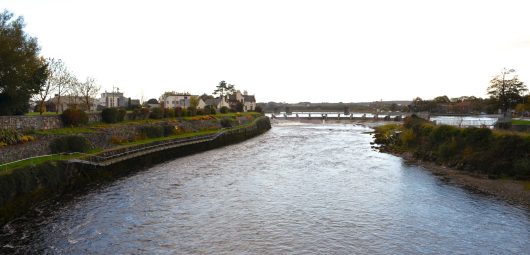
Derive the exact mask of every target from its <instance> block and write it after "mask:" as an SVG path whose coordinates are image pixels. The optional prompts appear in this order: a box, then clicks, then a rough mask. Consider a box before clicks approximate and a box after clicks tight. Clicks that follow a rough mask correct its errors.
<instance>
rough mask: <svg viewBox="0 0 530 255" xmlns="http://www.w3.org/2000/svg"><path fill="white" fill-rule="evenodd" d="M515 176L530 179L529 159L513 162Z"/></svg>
mask: <svg viewBox="0 0 530 255" xmlns="http://www.w3.org/2000/svg"><path fill="white" fill-rule="evenodd" d="M514 172H515V175H516V176H517V177H519V178H521V179H530V159H529V158H528V157H525V158H523V159H518V160H516V161H515V162H514Z"/></svg>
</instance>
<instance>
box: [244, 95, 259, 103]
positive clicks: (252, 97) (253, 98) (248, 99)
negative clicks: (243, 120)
mask: <svg viewBox="0 0 530 255" xmlns="http://www.w3.org/2000/svg"><path fill="white" fill-rule="evenodd" d="M243 98H244V99H245V102H256V98H255V97H254V96H249V95H243Z"/></svg>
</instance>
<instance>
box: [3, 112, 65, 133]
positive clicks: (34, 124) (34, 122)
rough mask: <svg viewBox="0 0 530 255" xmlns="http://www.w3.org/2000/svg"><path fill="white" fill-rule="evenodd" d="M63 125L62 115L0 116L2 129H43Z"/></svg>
mask: <svg viewBox="0 0 530 255" xmlns="http://www.w3.org/2000/svg"><path fill="white" fill-rule="evenodd" d="M61 127H63V122H62V120H61V116H58V115H54V116H0V129H18V130H41V129H53V128H61Z"/></svg>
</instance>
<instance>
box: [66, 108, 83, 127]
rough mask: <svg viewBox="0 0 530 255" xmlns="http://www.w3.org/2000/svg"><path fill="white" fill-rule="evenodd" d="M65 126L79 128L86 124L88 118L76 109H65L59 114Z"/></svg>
mask: <svg viewBox="0 0 530 255" xmlns="http://www.w3.org/2000/svg"><path fill="white" fill-rule="evenodd" d="M61 119H62V120H63V124H64V125H65V126H74V127H77V126H81V125H86V124H87V123H88V116H87V115H86V113H85V112H84V111H81V110H78V109H67V110H66V111H64V112H63V113H62V114H61Z"/></svg>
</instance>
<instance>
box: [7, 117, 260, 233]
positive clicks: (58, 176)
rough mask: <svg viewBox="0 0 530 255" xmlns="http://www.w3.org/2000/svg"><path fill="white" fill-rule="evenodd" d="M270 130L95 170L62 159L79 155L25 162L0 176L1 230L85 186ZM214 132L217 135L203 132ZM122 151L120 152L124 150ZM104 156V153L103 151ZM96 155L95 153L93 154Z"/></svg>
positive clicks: (235, 132)
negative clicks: (35, 208)
mask: <svg viewBox="0 0 530 255" xmlns="http://www.w3.org/2000/svg"><path fill="white" fill-rule="evenodd" d="M269 129H270V122H269V119H268V118H266V117H262V118H257V119H255V120H254V121H252V122H251V123H249V124H247V125H242V126H237V127H234V128H231V129H225V131H227V132H225V133H223V134H224V135H222V136H219V137H218V138H217V139H214V140H211V141H205V142H201V143H195V144H189V145H185V146H179V147H174V148H169V149H166V150H161V151H156V152H151V153H148V154H143V155H141V156H137V157H134V158H129V159H125V160H121V161H119V162H117V163H115V164H113V165H110V166H94V165H88V164H82V163H78V162H77V163H76V162H69V161H65V160H64V159H67V158H65V157H68V158H76V157H79V156H81V157H82V156H85V155H79V154H72V155H69V156H64V155H63V156H61V158H59V157H58V156H52V157H43V158H42V159H39V160H38V161H37V160H36V159H34V161H33V162H28V161H26V160H24V161H20V162H17V163H15V164H14V165H13V166H12V167H10V168H9V169H7V170H4V171H2V172H0V226H2V225H3V224H5V223H6V222H8V221H9V220H11V219H13V218H14V217H16V216H18V215H21V214H24V213H25V212H27V210H28V209H29V208H31V207H32V206H34V205H35V204H37V203H39V202H40V201H42V200H45V199H49V198H51V197H54V196H57V195H60V194H63V193H65V192H69V191H72V190H77V189H80V188H82V187H84V186H86V185H87V184H90V183H95V182H96V183H97V182H100V181H112V180H114V179H115V178H117V177H120V176H123V175H126V174H128V173H131V172H133V171H137V170H140V169H145V168H147V167H149V166H152V165H154V164H157V163H161V162H164V161H167V160H171V159H174V158H177V157H182V156H186V155H190V154H193V153H197V152H201V151H205V150H209V149H213V148H218V147H221V146H225V145H228V144H232V143H237V142H241V141H244V140H246V139H249V138H252V137H254V136H256V135H259V134H261V133H263V132H266V131H267V130H269ZM205 132H212V133H213V132H217V131H205ZM205 134H206V133H202V132H193V133H188V134H179V135H176V136H175V137H163V138H153V139H147V140H142V141H138V142H134V143H130V144H126V145H123V147H127V146H135V145H138V144H139V143H140V142H142V143H146V144H148V143H154V142H157V141H160V139H174V138H182V137H189V136H199V135H205ZM123 147H122V148H123ZM102 152H103V151H102ZM94 154H95V155H97V153H94Z"/></svg>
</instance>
